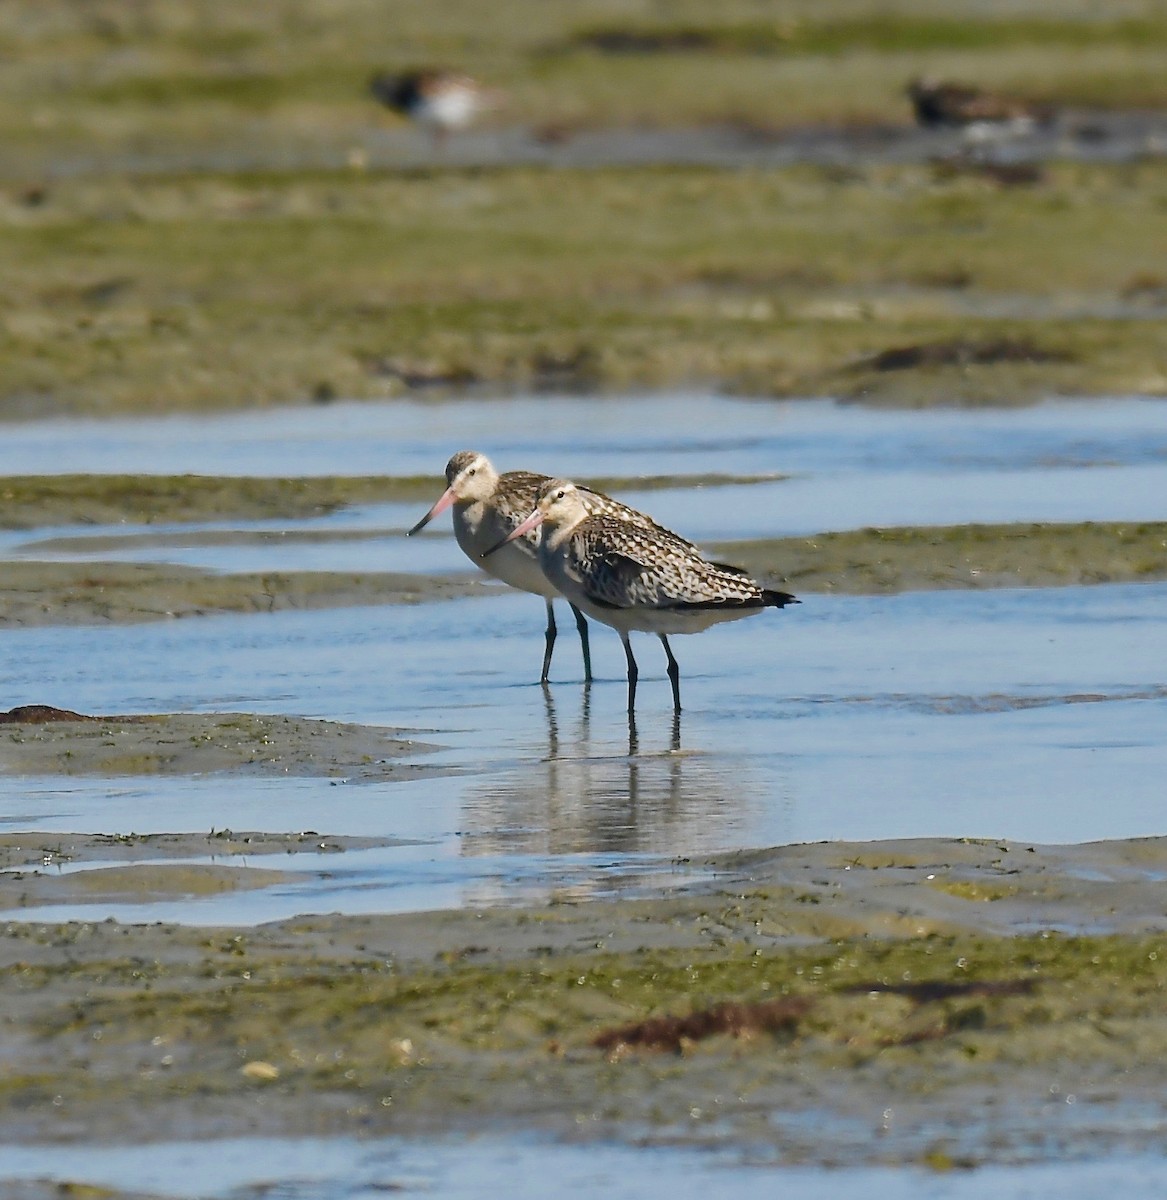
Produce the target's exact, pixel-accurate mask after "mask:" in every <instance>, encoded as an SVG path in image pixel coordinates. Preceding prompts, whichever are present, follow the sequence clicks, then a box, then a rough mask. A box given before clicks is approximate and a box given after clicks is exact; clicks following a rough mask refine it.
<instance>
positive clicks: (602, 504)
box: [409, 450, 688, 683]
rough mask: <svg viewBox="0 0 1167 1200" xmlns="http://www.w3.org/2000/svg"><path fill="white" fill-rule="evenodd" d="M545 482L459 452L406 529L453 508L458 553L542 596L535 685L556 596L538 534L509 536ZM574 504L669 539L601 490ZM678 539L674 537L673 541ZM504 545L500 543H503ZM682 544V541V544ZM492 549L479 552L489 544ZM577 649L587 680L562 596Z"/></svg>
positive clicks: (550, 641)
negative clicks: (438, 490)
mask: <svg viewBox="0 0 1167 1200" xmlns="http://www.w3.org/2000/svg"><path fill="white" fill-rule="evenodd" d="M550 482H551V479H550V477H549V476H547V475H538V474H536V473H535V472H534V471H507V472H506V473H505V474H503V475H500V474H499V473H498V472H497V471H496V470H495V469H494V466H493V465H492V464H491V461H490V459H488V458H487V457H486V455H485V454H479V453H478V452H477V451H476V450H459V451H458V453H457V454H455V455H454V456H453V457H452V458H451V459H450V461H449V462H448V463H446V485H447V486H446V490H445V491H444V492H443V493H442V494H441V495H440V496H439V497H438V499H437V500H436V502H435V503H434V506H433V507H432V508H431V509H430V510H429V512H427V513H426V515H425V516H424V517H422V519H421V520H420V521H418V523H417V524H416V525H415V526H414V527H413V528H412V529H411V530H410V531H409V536H410V537H412V536H413V535H414V534H415V533H418V532H419V531H420V530H422V529H424V528H425V527H426V526H427V525H428V524H429V523H430V521H432V520H433V519H434V517H436V516H438V514H439V513H443V512H445V511H446V509H447V508H450V507H453V509H454V536H455V537H456V538H457V539H458V545H459V546H460V547H461V548H462V552H463V553H464V554H465V555H466V557H467V558H469V559H470V561H471V562H473V563H474V564H475V566H478V567H482V568H483V569H484V570H486V571H488V572H489V573H490V574H491V575H494V576H495V577H496V578H497V579H501V580H502V581H503V582H504V583H509V584H510V585H511V587H516V588H519V589H520V590H521V591H524V592H533V593H534V594H535V595H536V596H542V597H543V599H544V600H545V601H546V603H547V632H546V635H545V638H546V643H545V649H544V651H543V672H542V674H541V675H540V677H539V680H540V682H541V683H546V682H547V674H548V671H549V670H550V668H551V651H552V648H553V647H554V645H555V637H556V632H557V631H556V627H555V611H554V609H553V608H552V605H551V601H552V600H553V599H556V598H557V597H559V596H560V595H561V593H560V592H559V591H557V590H556V588H555V587H554V585H552V584H551V582H550V581H549V580H548V578H547V576H546V575H545V574H544V573H543V571H542V569H541V568H540V566H539V557H538V553H539V552H538V546H539V535H538V534H537V533H536V532H534V531H533V530H532V531H530V532H526V533H524V534H523V535H522V536H521V537H519V538H517V539H515V540H512V539H511V538H510V535H511V534H512V533H513V532H514V530H515V528H516V526H517V525H518V524H519V523H520V522H521V521H522V520H523V518H524V517H525V516H527V514H528V513H529V512H530V511H531V510H532V509H533V508H534V507H535V504H536V502H537V501H538V499H539V494H540V492H541V491H542V489H543V488H544V487H545V486H546V485H547V484H548V483H550ZM579 495H580V498H581V499H580V502H581V503H582V504H583V505H584V506H585V508H586V509H587V511H589V512H594V513H608V514H611V515H613V516H618V517H619V518H620V519H622V520H624V521H626V522H628V523H629V524H630V525H633V526H642V527H644V528H646V529H655V530H657V531H658V532H659V533H660V535H662V536H665V537H675V535H672V534H669V533H668V531H667V530H665V529H662V528H661V527H660V526H659V525H657V524H656V523H655V522H654V521H653V520H652V518H651V517H648V516H645V514H644V513H642V512H638V511H637V510H636V509H635V508H629V507H628V505H626V504H621V503H620V502H619V501H618V500H613V499H612V498H611V497H610V496H605V495H604V494H603V493H602V492H595V491H592V490H590V489H588V488H580V489H579ZM677 540H678V541H680V539H677ZM504 541H505V542H506V543H507V544H506V545H505V546H503V542H504ZM684 544H685V545H688V543H687V542H686V543H684ZM500 546H501V547H503V548H502V549H498V553H496V554H491V556H490V557H489V558H485V557H484V555H485V554H486V552H487V551H489V550H491V549H492V548H495V549H497V548H498V547H500ZM567 599H568V602H569V603H570V604H571V611H572V612H573V613H574V614H575V625H576V628H577V629H578V630H579V640H580V645H581V647H582V649H583V661H584V679H585V680H586V681H588V682H591V678H592V656H591V647H590V645H589V644H588V623H587V621H585V620H584V615H583V613H582V612H580V610H579V608H578V607H577V606H576V605H575V604H574V603H573V602H572V601H571V598H570V597H568V598H567Z"/></svg>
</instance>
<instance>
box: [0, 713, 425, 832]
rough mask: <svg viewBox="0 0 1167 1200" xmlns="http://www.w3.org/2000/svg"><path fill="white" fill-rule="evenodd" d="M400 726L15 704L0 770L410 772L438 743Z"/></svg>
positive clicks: (373, 775)
mask: <svg viewBox="0 0 1167 1200" xmlns="http://www.w3.org/2000/svg"><path fill="white" fill-rule="evenodd" d="M400 732H401V731H398V730H390V729H374V728H370V727H369V726H366V725H354V724H345V723H342V722H338V721H313V720H308V719H305V718H302V717H291V716H264V715H261V714H256V713H207V714H203V713H167V714H161V715H126V716H92V715H89V714H83V713H73V712H69V711H67V710H60V709H53V708H51V707H49V706H44V705H22V706H21V707H19V708H16V709H10V710H9V711H8V712H7V713H0V772H8V773H10V774H14V775H53V774H62V775H184V776H190V775H203V774H207V773H208V772H230V773H233V774H237V775H248V776H256V775H277V776H280V775H297V776H308V777H311V776H333V777H336V778H345V779H357V780H374V779H403V778H411V777H413V776H414V775H415V774H416V773H417V770H418V765H417V764H413V763H402V762H400V761H399V760H400V759H403V758H412V757H414V756H416V755H419V754H425V753H426V752H427V751H432V750H434V749H436V747H435V746H433V745H430V744H428V743H426V742H418V741H412V740H409V739H407V738H404V737H401V736H398V735H399V734H400ZM0 844H2V842H0Z"/></svg>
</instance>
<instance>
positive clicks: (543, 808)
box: [0, 584, 1167, 923]
mask: <svg viewBox="0 0 1167 1200" xmlns="http://www.w3.org/2000/svg"><path fill="white" fill-rule="evenodd" d="M1165 601H1167V585H1163V584H1148V585H1130V586H1125V587H1096V588H1066V589H1059V590H1056V591H1055V590H1050V591H1047V590H1043V589H1031V590H1003V591H993V592H946V593H920V594H908V595H904V596H895V597H815V598H814V599H813V602H812V603H808V604H806V605H801V606H798V607H796V608H794V609H789V610H785V611H783V612H768V613H766V614H764V616H762V617H759V618H756V619H754V620H752V621H750V622H741V623H738V624H734V625H729V626H724V627H722V628H721V629H719V630H716V631H714V632H712V633H708V634H705V635H703V636H702V637H698V638H683V639H678V640H677V653H678V657H679V659H680V662H681V664H682V687H683V698H684V699H685V702H686V710H685V712H684V713H683V714H682V718H681V721H680V728H679V738H678V739H677V741H676V743H675V742H674V736H675V735H674V729H673V717H672V712H671V703H670V699H669V690H668V684H667V681H666V680H665V679H664V678H663V670H662V668H663V663H662V662H660V661H659V659H660V658H661V656H660V654H659V646H657V645H656V643H655V641H654V640H652V639H648V638H644V639H642V640H641V642H640V643H638V644H639V645H640V647H641V650H640V657H641V661H642V663H643V674H642V679H641V685H640V694H639V707H638V715H637V722H636V726H635V729H634V731H630V730H629V727H628V724H627V719H626V715H625V711H624V707H625V703H624V702H625V694H624V692H625V688H624V682H623V672H622V668H623V655H622V652H621V651H620V648H619V642H618V640H617V639H616V638H615V636H613V635H611V634H610V633H609V632H608V631H606V630H598V631H597V632H596V636H595V637H594V639H593V645H594V654H595V659H596V667H597V672H598V675H599V678H598V680H597V682H596V683H595V684H593V686H592V687H591V688H590V689H587V690H585V689H584V688H583V686H582V684H581V683H579V682H578V680H579V677H580V666H579V656H578V646H577V644H576V642H575V636H574V631H570V632H565V633H564V634H563V635H562V637H561V644H560V646H559V647H558V648H557V659H556V667H555V668H554V669H553V674H554V676H555V678H556V679H557V680H558V681H559V682H557V683H555V685H554V686H553V687H552V688H551V689H550V690H549V692H547V693H545V692H544V691H543V689H541V688H540V687H538V686H537V685H536V684H534V683H533V682H532V680H533V678H534V676H535V675H536V674H537V669H538V659H539V656H540V652H541V638H540V636H539V634H540V631H541V624H542V608H541V605H540V604H539V602H538V601H537V600H535V599H534V598H531V597H524V596H520V595H511V594H503V595H500V596H499V597H498V598H491V599H485V600H467V601H455V602H447V603H444V604H433V605H422V606H416V607H386V608H372V609H345V610H339V611H336V612H329V613H280V614H274V615H271V616H264V617H219V618H209V619H205V620H199V621H183V622H174V623H168V624H158V625H150V626H146V627H122V628H107V629H102V630H100V631H98V632H97V633H96V634H95V631H94V630H92V629H51V628H50V629H33V630H26V631H9V632H8V633H7V634H6V635H5V654H6V660H7V666H8V676H9V681H10V688H11V694H12V695H15V696H21V697H25V696H37V697H38V698H39V699H41V700H44V701H47V702H50V703H57V704H61V705H63V706H64V705H68V706H69V707H74V708H80V709H82V710H85V711H90V712H117V711H158V710H161V711H167V710H178V709H183V710H187V709H191V710H203V711H225V710H235V709H243V710H248V711H263V712H295V713H300V714H304V715H310V716H322V717H329V718H333V719H338V720H345V721H360V722H366V723H370V724H384V725H389V726H405V727H408V728H411V729H413V730H416V731H417V734H416V736H417V737H419V738H420V739H421V740H425V741H430V742H435V743H437V744H439V745H441V746H443V747H446V749H445V750H443V751H442V752H441V753H439V754H438V755H437V756H436V757H433V756H431V757H430V758H428V759H427V760H426V761H434V762H438V763H441V764H443V765H448V766H451V767H454V768H457V769H458V771H459V773H458V774H456V775H454V776H452V777H445V776H442V777H430V778H420V779H416V780H414V781H411V782H408V783H368V784H364V783H347V782H342V781H329V780H327V779H311V780H305V779H301V780H271V779H268V780H262V779H251V778H247V779H239V778H231V777H226V776H223V777H216V776H207V777H204V778H201V779H166V778H159V779H112V780H98V779H86V778H65V779H62V778H52V779H25V780H21V781H19V782H17V781H15V780H8V781H7V790H8V792H9V794H10V796H12V798H13V800H14V801H16V803H15V805H13V804H11V803H10V805H9V808H8V813H7V815H6V816H5V817H4V818H3V819H2V820H0V828H7V829H12V830H16V829H25V828H30V827H34V828H38V829H45V830H48V829H53V830H59V831H82V830H86V831H88V830H93V831H111V830H115V831H122V832H126V831H131V830H132V831H133V832H137V833H146V832H156V831H157V832H160V831H167V830H175V829H194V830H198V829H211V828H220V829H221V828H223V827H230V828H233V829H273V830H287V829H299V828H312V829H318V830H321V831H322V832H327V833H332V834H369V835H381V836H387V837H395V838H401V839H409V840H411V841H415V842H418V843H421V845H412V846H403V847H394V848H391V849H385V850H376V851H351V852H347V853H346V854H344V855H337V856H331V857H330V858H329V860H328V864H327V874H326V875H320V874H319V871H320V869H319V865H318V864H313V863H312V861H311V860H309V861H308V863H307V865H306V867H305V872H306V878H305V880H304V882H303V883H298V884H296V885H295V886H291V887H286V888H272V889H267V890H265V891H262V892H246V893H242V894H239V895H231V894H223V895H218V896H214V897H208V898H205V899H197V900H187V901H182V902H180V903H179V902H176V903H173V904H150V905H145V906H129V905H121V906H117V905H114V906H105V905H90V906H69V907H68V908H64V907H61V908H55V909H52V910H46V909H39V910H35V912H30V913H29V914H28V915H36V916H38V917H46V918H47V917H49V916H52V917H72V916H86V917H90V918H92V917H95V916H96V917H100V916H105V915H114V916H117V917H119V918H121V919H126V920H130V919H150V920H156V919H181V920H186V921H195V922H198V923H213V922H220V921H227V922H230V921H257V920H268V919H272V918H274V917H277V916H284V915H291V914H293V913H295V912H302V911H306V910H308V909H315V910H321V909H323V910H324V911H401V910H404V909H417V908H431V907H445V906H448V905H459V904H483V903H488V902H494V903H497V902H508V901H510V902H517V901H523V902H528V901H534V900H538V899H539V898H541V897H548V896H550V895H552V894H560V891H559V890H560V889H566V892H567V893H568V894H572V895H582V894H589V893H592V892H594V893H595V894H604V895H609V894H612V893H613V890H619V889H621V888H623V887H629V888H637V887H641V886H644V885H645V882H646V879H650V880H651V881H652V882H653V883H654V884H655V885H656V886H666V887H667V886H670V885H676V884H679V883H683V882H685V881H686V880H687V879H688V878H689V876H688V875H687V874H681V875H679V876H678V875H675V874H673V873H671V872H670V870H669V869H668V865H669V864H670V863H671V861H672V860H673V859H675V858H683V857H689V856H692V855H698V854H703V853H707V852H712V851H717V850H725V849H734V848H739V847H745V846H751V847H752V846H769V845H775V844H780V843H786V842H801V841H818V840H826V839H855V840H863V839H875V838H899V837H912V836H932V835H936V836H951V835H956V836H974V837H1007V838H1014V839H1019V840H1029V841H1040V842H1046V843H1059V842H1077V841H1087V840H1094V839H1099V838H1107V837H1130V836H1138V835H1149V834H1156V833H1161V832H1163V827H1162V788H1161V780H1162V779H1163V778H1164V777H1167V744H1165V743H1164V740H1163V738H1162V735H1161V731H1162V725H1163V715H1164V710H1165V708H1167V690H1165V689H1164V686H1163V683H1162V678H1161V674H1160V671H1159V666H1160V664H1161V663H1162V662H1163V661H1165V660H1167V604H1165ZM45 680H52V683H51V685H50V684H46V683H45V682H44V681H45ZM675 744H676V745H679V747H680V749H679V750H675V749H674V745H675ZM289 861H294V860H289Z"/></svg>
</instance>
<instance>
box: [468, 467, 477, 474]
mask: <svg viewBox="0 0 1167 1200" xmlns="http://www.w3.org/2000/svg"><path fill="white" fill-rule="evenodd" d="M477 471H478V468H477V467H471V468H470V470H469V471H467V472H466V474H467V475H474V474H475V473H476V472H477Z"/></svg>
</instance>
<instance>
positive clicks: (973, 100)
mask: <svg viewBox="0 0 1167 1200" xmlns="http://www.w3.org/2000/svg"><path fill="white" fill-rule="evenodd" d="M907 93H908V97H909V98H910V99H911V101H912V107H913V109H914V110H915V113H916V121H917V123H918V124H920V125H925V126H931V127H943V126H947V127H949V128H954V129H964V130H969V129H970V128H976V127H980V128H982V129H992V128H994V127H995V128H997V129H1000V130H1007V131H1012V132H1016V133H1022V132H1026V131H1027V130H1030V129H1032V128H1033V127H1034V126H1035V125H1038V124H1042V125H1044V124H1048V123H1049V122H1050V121H1052V120H1053V118H1054V110H1053V109H1052V108H1050V107H1049V106H1048V105H1042V104H1034V103H1032V102H1030V101H1026V100H1021V99H1018V98H1017V97H1013V96H1003V95H1000V94H999V93H996V92H990V91H987V90H986V89H985V88H979V87H973V86H971V85H969V84H964V83H946V82H943V81H941V80H939V79H930V78H922V79H913V80H912V81H911V83H909V84H908V87H907Z"/></svg>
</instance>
